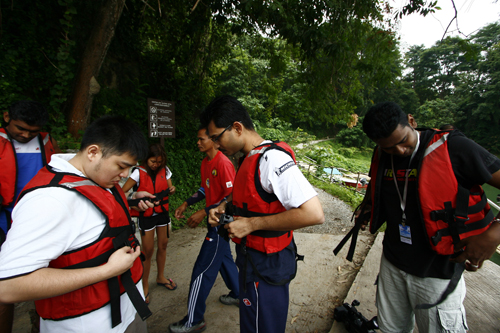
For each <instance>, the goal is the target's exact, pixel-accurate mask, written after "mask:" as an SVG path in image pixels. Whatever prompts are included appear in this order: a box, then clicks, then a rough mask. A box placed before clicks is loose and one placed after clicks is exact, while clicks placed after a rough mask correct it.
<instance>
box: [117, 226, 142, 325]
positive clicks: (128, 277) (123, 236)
mask: <svg viewBox="0 0 500 333" xmlns="http://www.w3.org/2000/svg"><path fill="white" fill-rule="evenodd" d="M129 235H130V234H129V233H126V232H121V233H120V234H119V235H118V236H116V238H114V239H113V247H114V250H115V251H116V250H118V249H120V248H121V247H123V246H130V247H133V246H132V244H130V241H129V238H128V237H129ZM120 277H121V282H122V284H123V288H125V292H126V293H127V295H128V297H129V299H130V301H131V302H132V304H133V305H134V308H135V309H136V311H137V313H138V314H139V316H140V317H141V318H142V320H145V319H146V318H148V317H149V316H151V315H152V313H151V311H150V310H149V307H148V305H147V303H146V302H145V300H144V299H143V298H142V296H141V294H140V293H139V290H137V286H136V285H135V283H134V280H133V279H132V273H131V271H130V269H129V270H127V271H126V272H125V273H123V274H122V275H121V276H120ZM108 287H109V296H110V306H111V324H112V327H115V326H116V325H118V324H120V323H121V311H120V296H121V295H120V284H119V283H118V278H117V277H116V276H115V277H112V278H110V279H109V280H108Z"/></svg>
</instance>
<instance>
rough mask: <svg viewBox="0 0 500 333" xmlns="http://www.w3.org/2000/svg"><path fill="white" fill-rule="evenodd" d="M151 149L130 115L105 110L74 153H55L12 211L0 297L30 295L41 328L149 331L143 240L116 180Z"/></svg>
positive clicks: (0, 263)
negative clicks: (140, 241) (127, 117)
mask: <svg viewBox="0 0 500 333" xmlns="http://www.w3.org/2000/svg"><path fill="white" fill-rule="evenodd" d="M147 148H148V145H147V141H146V139H145V137H144V135H143V134H142V133H141V131H140V129H139V128H138V127H137V126H136V125H135V124H133V123H132V122H129V121H127V120H125V119H123V118H121V117H112V116H108V117H103V118H100V119H98V120H96V121H95V122H93V123H92V124H91V125H90V126H89V127H88V128H87V130H86V131H85V134H84V135H83V138H82V143H81V148H80V150H79V151H78V153H77V154H76V155H75V154H57V155H53V156H52V159H51V161H50V163H49V165H48V166H46V167H44V168H42V169H41V170H40V171H39V172H38V173H37V175H36V176H35V177H34V178H33V179H32V180H31V181H30V182H29V183H28V184H27V185H26V187H25V188H24V190H23V191H22V192H21V194H20V196H19V199H18V202H17V204H16V206H15V208H14V210H13V212H12V228H11V229H10V231H9V235H8V237H7V240H6V242H5V243H4V244H3V246H2V251H1V252H0V303H14V302H21V301H27V300H35V305H36V310H37V313H38V314H39V315H40V317H41V320H40V331H41V332H89V333H90V332H92V333H95V332H125V331H126V330H127V329H128V330H129V331H130V330H131V331H132V332H145V330H146V327H145V323H144V322H143V321H141V319H140V318H138V316H137V315H136V314H137V313H139V314H140V316H141V317H142V319H144V318H145V317H147V315H148V313H150V312H149V310H148V308H147V305H146V304H145V302H144V295H143V291H142V282H141V276H142V263H141V261H140V258H139V255H140V247H139V246H137V240H136V239H135V237H134V228H133V224H132V222H131V219H130V214H129V207H128V204H127V202H126V201H127V200H126V198H125V196H124V194H123V191H122V190H121V188H120V186H118V182H119V181H120V179H121V178H122V177H126V176H127V175H128V171H129V169H130V167H132V166H133V165H135V164H136V162H137V160H138V159H141V158H143V157H144V156H143V155H144V154H145V153H146V152H147ZM133 197H134V198H143V197H148V198H152V197H154V196H153V195H151V194H149V193H147V192H142V193H141V192H137V193H134V194H133ZM152 206H153V204H152V203H150V202H149V201H146V202H145V201H142V200H141V201H140V202H139V204H138V209H141V210H145V209H147V208H148V207H152Z"/></svg>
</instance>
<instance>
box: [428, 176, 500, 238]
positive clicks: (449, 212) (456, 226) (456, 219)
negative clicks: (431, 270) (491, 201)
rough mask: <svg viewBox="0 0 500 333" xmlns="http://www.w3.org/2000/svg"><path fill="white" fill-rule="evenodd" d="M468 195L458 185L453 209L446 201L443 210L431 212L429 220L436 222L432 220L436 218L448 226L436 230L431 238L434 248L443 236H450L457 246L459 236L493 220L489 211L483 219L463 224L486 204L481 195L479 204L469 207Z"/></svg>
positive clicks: (467, 191)
mask: <svg viewBox="0 0 500 333" xmlns="http://www.w3.org/2000/svg"><path fill="white" fill-rule="evenodd" d="M469 195H470V192H469V190H467V189H465V188H464V187H462V186H460V185H459V186H458V191H457V202H456V208H455V209H453V208H452V206H451V202H449V201H447V202H445V203H444V206H445V208H444V210H440V211H433V212H431V219H433V220H434V221H436V220H435V219H434V218H437V219H440V220H442V221H444V222H446V223H447V224H448V228H444V229H441V230H438V231H437V232H436V234H435V235H434V236H432V237H431V242H432V244H434V245H435V246H436V245H437V244H438V243H439V242H440V241H441V238H442V237H444V236H451V237H452V240H453V244H457V243H458V242H460V234H464V233H466V232H468V231H472V230H478V229H482V228H484V227H486V226H487V225H488V224H489V223H490V222H491V221H492V220H493V218H494V216H493V213H492V212H491V210H490V211H489V212H488V213H487V214H486V216H485V217H484V218H483V219H481V220H479V221H475V222H473V223H469V224H465V222H467V221H469V217H468V214H469V213H470V214H474V213H478V212H480V211H481V210H483V209H484V207H485V205H486V202H487V199H486V196H485V195H484V194H483V196H482V198H481V201H480V202H479V203H477V204H475V205H473V206H471V207H469ZM433 213H434V214H433Z"/></svg>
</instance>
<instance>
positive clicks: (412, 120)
mask: <svg viewBox="0 0 500 333" xmlns="http://www.w3.org/2000/svg"><path fill="white" fill-rule="evenodd" d="M408 124H410V126H411V127H413V128H417V121H416V120H415V118H413V115H411V114H408Z"/></svg>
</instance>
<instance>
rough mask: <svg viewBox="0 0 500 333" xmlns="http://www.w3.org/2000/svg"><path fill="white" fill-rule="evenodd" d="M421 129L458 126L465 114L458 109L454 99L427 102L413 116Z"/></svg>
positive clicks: (447, 98)
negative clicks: (448, 125) (449, 125)
mask: <svg viewBox="0 0 500 333" xmlns="http://www.w3.org/2000/svg"><path fill="white" fill-rule="evenodd" d="M413 115H414V117H415V119H417V122H418V126H419V127H429V128H439V127H441V126H442V125H444V124H456V123H457V121H458V120H460V119H462V117H463V112H462V111H460V110H459V109H458V105H457V104H456V103H455V101H454V98H452V97H445V99H444V100H442V99H439V98H437V99H435V100H432V101H426V102H425V103H424V104H422V105H421V106H420V107H419V108H418V110H417V111H416V112H415V113H414V114H413Z"/></svg>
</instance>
